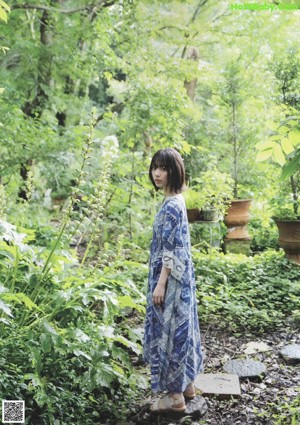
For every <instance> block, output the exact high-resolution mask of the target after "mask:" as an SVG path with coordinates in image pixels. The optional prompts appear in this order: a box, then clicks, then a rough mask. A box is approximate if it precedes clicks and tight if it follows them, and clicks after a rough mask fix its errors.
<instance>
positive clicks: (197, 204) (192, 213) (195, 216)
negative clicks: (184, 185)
mask: <svg viewBox="0 0 300 425" xmlns="http://www.w3.org/2000/svg"><path fill="white" fill-rule="evenodd" d="M183 196H184V199H185V204H186V209H187V216H188V221H189V222H190V223H193V222H194V221H197V220H200V218H201V216H200V209H201V197H200V193H199V192H197V191H196V190H195V189H193V188H188V189H187V190H186V191H185V192H184V193H183Z"/></svg>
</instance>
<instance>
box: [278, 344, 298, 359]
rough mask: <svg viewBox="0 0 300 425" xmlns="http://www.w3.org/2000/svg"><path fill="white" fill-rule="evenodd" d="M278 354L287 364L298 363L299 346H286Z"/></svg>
mask: <svg viewBox="0 0 300 425" xmlns="http://www.w3.org/2000/svg"><path fill="white" fill-rule="evenodd" d="M279 354H280V356H281V357H283V358H284V360H285V361H286V362H287V363H292V364H293V363H300V344H290V345H286V346H285V347H283V348H282V349H281V350H280V352H279Z"/></svg>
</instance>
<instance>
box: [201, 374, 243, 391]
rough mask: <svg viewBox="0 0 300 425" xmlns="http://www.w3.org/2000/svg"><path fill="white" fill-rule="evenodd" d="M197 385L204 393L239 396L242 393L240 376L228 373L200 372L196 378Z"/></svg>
mask: <svg viewBox="0 0 300 425" xmlns="http://www.w3.org/2000/svg"><path fill="white" fill-rule="evenodd" d="M195 387H196V388H198V389H199V390H200V391H201V393H202V394H203V395H220V396H228V397H230V396H233V397H238V396H240V395H241V387H240V381H239V377H238V376H237V375H233V374H227V373H207V374H204V373H202V374H200V375H198V376H197V377H196V379H195Z"/></svg>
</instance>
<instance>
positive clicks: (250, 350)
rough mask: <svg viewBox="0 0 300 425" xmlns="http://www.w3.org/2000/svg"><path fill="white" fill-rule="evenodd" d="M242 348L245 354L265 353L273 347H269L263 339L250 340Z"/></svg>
mask: <svg viewBox="0 0 300 425" xmlns="http://www.w3.org/2000/svg"><path fill="white" fill-rule="evenodd" d="M242 350H243V351H244V353H245V354H249V355H250V354H256V353H264V352H266V351H270V350H271V347H269V346H268V345H267V344H266V343H264V342H263V341H250V342H248V343H247V344H245V345H244V346H242Z"/></svg>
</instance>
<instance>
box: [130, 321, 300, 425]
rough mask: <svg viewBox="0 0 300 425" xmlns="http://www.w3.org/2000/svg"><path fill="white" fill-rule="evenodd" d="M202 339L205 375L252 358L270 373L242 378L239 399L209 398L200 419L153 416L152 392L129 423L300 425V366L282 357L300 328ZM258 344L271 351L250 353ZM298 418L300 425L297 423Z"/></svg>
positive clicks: (298, 339) (214, 333)
mask: <svg viewBox="0 0 300 425" xmlns="http://www.w3.org/2000/svg"><path fill="white" fill-rule="evenodd" d="M202 339H203V348H204V354H205V373H221V372H223V373H224V370H223V365H224V364H225V362H227V361H228V360H230V359H251V360H258V361H260V362H262V363H264V364H265V366H266V367H267V373H266V375H265V376H264V377H262V378H256V379H255V380H253V379H251V380H250V379H241V380H240V383H241V391H242V395H241V397H239V398H236V399H234V398H229V399H223V400H220V398H218V397H216V396H205V400H206V402H207V404H208V411H207V413H206V414H205V416H204V417H203V418H201V419H197V420H195V419H192V418H191V417H188V416H186V417H177V418H176V417H175V418H174V417H170V416H168V415H155V416H153V415H150V414H149V411H148V408H149V401H150V395H149V394H148V395H146V396H148V398H147V399H146V400H145V402H144V403H142V406H141V405H139V406H138V407H136V408H135V413H134V414H133V415H132V416H131V417H130V418H129V419H128V422H127V423H128V424H130V425H133V424H135V425H150V424H151V425H155V424H157V425H173V424H186V425H188V424H193V425H197V424H199V425H200V424H203V425H204V424H207V425H239V424H240V425H275V424H276V425H277V424H280V425H300V363H298V364H292V365H291V364H287V363H286V362H285V360H283V359H282V357H280V355H279V351H280V350H281V349H282V348H283V347H284V346H286V345H289V344H299V343H300V329H291V328H290V327H288V328H284V329H277V330H276V331H272V332H270V333H265V334H263V335H253V334H250V333H245V334H234V335H232V334H230V333H226V332H224V331H221V330H218V329H215V328H214V327H208V328H206V329H202ZM252 341H254V342H264V343H265V344H267V345H268V346H269V351H266V352H257V353H255V354H245V352H244V350H245V349H246V344H247V343H249V342H252ZM291 411H292V412H293V413H291ZM279 414H280V415H281V422H280V421H279V419H278V418H279V416H278V415H279ZM293 415H294V420H295V418H296V422H292V416H293Z"/></svg>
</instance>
